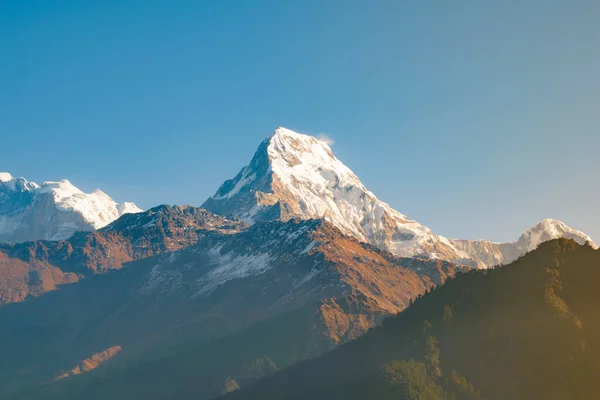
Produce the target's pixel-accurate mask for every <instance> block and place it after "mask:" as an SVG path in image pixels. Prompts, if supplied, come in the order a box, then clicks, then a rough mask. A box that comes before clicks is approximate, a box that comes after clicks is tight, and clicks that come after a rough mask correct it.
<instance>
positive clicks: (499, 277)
mask: <svg viewBox="0 0 600 400" xmlns="http://www.w3.org/2000/svg"><path fill="white" fill-rule="evenodd" d="M598 265H600V251H598V250H594V249H592V247H591V246H581V245H578V244H577V243H576V242H574V241H572V240H569V239H556V240H552V241H549V242H545V243H542V244H541V245H540V247H539V248H538V249H537V250H534V251H533V252H531V253H528V254H527V255H525V256H524V257H522V258H520V259H518V260H517V261H515V262H514V263H512V264H510V265H507V266H504V267H502V268H496V269H492V270H486V271H477V270H473V271H471V272H469V273H467V274H459V275H458V276H457V277H456V278H455V279H452V280H449V281H447V282H446V283H445V284H444V285H443V286H441V287H438V288H436V289H434V290H433V291H432V292H430V293H428V294H426V295H424V296H421V297H420V298H418V299H416V300H415V302H414V303H413V304H412V305H411V306H410V307H409V308H407V309H406V310H405V311H403V312H402V313H400V314H399V315H397V316H395V317H391V318H388V319H386V320H384V321H383V324H382V326H380V327H377V328H374V329H372V330H370V331H369V332H368V333H367V334H366V335H363V336H362V337H361V338H359V339H357V340H355V341H353V342H351V343H349V344H346V345H344V346H341V347H339V348H337V349H336V350H333V351H332V352H329V353H327V354H325V355H323V356H321V357H319V358H316V359H313V360H309V361H306V362H303V363H299V364H297V365H296V366H293V367H291V368H289V369H287V370H284V371H282V372H279V373H275V374H274V375H272V376H271V377H268V378H265V379H263V380H261V381H259V382H258V383H256V384H255V385H252V386H249V387H247V388H246V389H244V388H242V389H241V390H239V391H235V392H233V393H230V394H228V395H227V396H225V397H224V398H226V399H265V400H269V399H278V400H285V399H380V400H387V399H398V398H401V399H407V400H410V399H457V400H462V399H468V400H475V399H489V400H495V399H498V400H503V399H551V400H553V399H555V400H562V399H584V400H585V399H590V400H591V399H597V398H598V394H599V393H600V390H599V389H598V383H597V382H598V380H599V379H600V368H599V364H598V360H599V359H600V320H599V319H598V306H599V305H600V292H598V288H597V283H598V281H600V269H599V268H598Z"/></svg>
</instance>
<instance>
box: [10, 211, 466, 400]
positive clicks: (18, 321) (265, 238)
mask: <svg viewBox="0 0 600 400" xmlns="http://www.w3.org/2000/svg"><path fill="white" fill-rule="evenodd" d="M140 222H141V221H140ZM109 232H110V230H109ZM100 233H104V232H103V231H100V232H94V233H92V234H90V235H97V234H100ZM49 258H50V257H49ZM464 270H466V269H465V268H464V267H461V266H457V265H455V264H453V263H450V262H444V261H440V260H419V259H409V258H400V257H397V256H394V255H392V254H391V253H389V252H386V251H383V250H380V249H378V248H377V247H375V246H372V245H369V244H366V243H362V242H360V241H359V240H357V239H356V238H354V237H352V236H348V235H345V234H343V233H342V232H341V231H340V230H339V229H338V228H336V227H335V226H333V225H332V224H330V223H328V222H326V221H323V220H288V221H287V222H281V221H273V222H267V223H259V224H255V225H253V226H251V227H249V228H247V229H243V230H240V231H239V232H237V233H226V232H222V231H219V230H210V231H203V232H202V234H201V235H198V239H197V241H196V243H195V244H193V245H189V246H187V247H184V248H181V249H179V250H177V251H174V252H169V253H162V254H159V255H157V256H154V257H149V258H145V259H142V260H139V261H135V262H131V263H130V264H128V266H127V268H122V269H120V270H112V271H109V272H108V273H106V274H103V275H101V276H90V277H89V278H87V279H84V280H82V281H81V282H79V283H78V284H76V285H65V286H63V287H61V289H60V290H58V291H55V292H54V293H50V294H48V295H46V296H43V297H41V298H38V299H33V300H31V301H27V302H23V303H22V304H15V305H9V306H7V307H3V308H1V309H0V326H4V327H8V328H7V330H6V331H4V332H0V339H1V340H0V353H2V354H3V357H2V359H1V360H0V377H1V378H0V385H2V387H3V388H5V390H6V392H7V393H11V392H12V393H16V391H18V390H21V389H23V388H32V387H34V386H35V384H36V383H41V382H46V381H48V380H52V379H54V378H56V377H57V376H62V375H63V374H64V373H65V372H68V371H69V370H71V369H72V368H73V365H77V364H78V363H79V362H80V361H81V360H83V359H85V358H87V357H89V355H90V354H94V353H96V352H98V351H99V350H101V349H107V348H110V347H113V346H120V348H121V349H122V352H121V353H120V354H119V357H115V360H117V359H118V360H119V365H121V366H123V365H133V364H135V363H137V362H141V361H143V360H148V357H160V356H165V355H166V354H170V353H171V352H172V351H177V349H181V348H185V346H184V345H183V344H184V343H188V342H190V341H196V342H197V341H203V340H208V339H210V338H211V337H213V338H215V337H220V336H223V335H227V334H231V333H234V332H238V331H240V330H241V329H243V328H245V327H248V326H250V325H252V324H254V323H257V322H259V321H264V320H267V319H269V318H275V317H276V316H278V315H283V314H284V313H287V312H292V311H294V310H300V309H303V308H305V307H308V306H313V310H314V305H315V304H318V306H317V309H316V311H313V313H314V312H317V313H318V318H320V319H321V320H322V322H319V327H318V328H317V327H315V328H314V329H318V332H317V334H318V336H321V337H326V338H327V340H328V342H329V343H332V344H335V343H341V342H344V341H346V340H349V339H352V338H355V337H357V336H359V335H360V334H362V333H364V332H365V331H366V330H367V329H368V328H370V327H371V326H373V325H374V324H376V323H378V322H379V321H380V320H381V318H383V317H384V316H386V315H389V314H393V313H396V312H398V311H400V310H402V309H404V308H405V307H406V306H408V304H410V301H411V300H412V299H414V298H415V297H416V296H418V295H419V294H422V293H424V292H425V291H426V290H427V289H429V288H431V287H432V286H434V285H435V284H436V283H440V282H442V281H444V280H445V279H446V278H447V277H452V276H454V274H456V273H457V272H458V271H464ZM65 308H66V309H68V310H69V312H68V313H65V312H64V311H63V310H65ZM23 315H27V318H26V319H23V318H22V316H23ZM290 321H291V322H290V323H292V324H293V323H294V322H293V321H294V319H293V318H292V319H291V320H290ZM16 332H25V333H24V334H21V335H18V334H16ZM31 335H33V336H31ZM33 337H35V340H33ZM73 338H77V341H76V343H73ZM21 341H22V343H21ZM23 343H30V345H28V346H26V347H27V350H26V351H25V352H14V351H11V350H10V349H11V348H12V349H16V348H19V349H21V348H23V346H24V345H23ZM304 345H308V343H307V344H304ZM182 346H183V347H182ZM224 357H225V356H224ZM289 361H290V362H291V361H292V359H290V360H289ZM110 364H111V361H109V362H107V363H106V365H107V366H110ZM103 368H104V366H103ZM19 371H27V372H26V373H22V372H19ZM68 379H71V378H67V379H62V380H61V382H65V381H68ZM214 394H215V393H212V395H214ZM0 398H1V396H0ZM166 398H169V397H168V396H167V397H166Z"/></svg>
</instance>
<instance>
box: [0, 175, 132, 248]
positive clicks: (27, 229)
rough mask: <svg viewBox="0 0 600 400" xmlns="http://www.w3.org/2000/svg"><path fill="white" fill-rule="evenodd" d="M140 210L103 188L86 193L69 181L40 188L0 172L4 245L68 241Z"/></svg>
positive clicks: (0, 239) (0, 226)
mask: <svg viewBox="0 0 600 400" xmlns="http://www.w3.org/2000/svg"><path fill="white" fill-rule="evenodd" d="M140 211H142V210H140V209H139V208H138V207H137V206H136V205H135V204H133V203H128V202H126V203H122V204H118V203H117V202H115V201H114V200H113V199H111V198H110V197H109V196H108V195H107V194H106V193H104V192H102V191H101V190H99V189H96V190H95V191H94V192H92V193H84V192H82V191H81V190H79V189H78V188H76V187H75V186H73V185H72V184H71V183H70V182H69V181H67V180H62V181H60V182H50V181H46V182H44V183H42V184H41V185H38V184H36V183H34V182H29V181H27V180H26V179H25V178H13V177H12V176H11V175H10V174H9V173H6V172H2V173H0V242H5V243H19V242H25V241H30V240H60V239H66V238H68V237H70V236H71V235H72V234H73V233H74V232H77V231H92V230H94V229H99V228H102V227H103V226H106V225H108V224H109V223H111V222H112V221H114V220H115V219H117V218H119V217H120V216H121V215H124V214H127V213H136V212H140Z"/></svg>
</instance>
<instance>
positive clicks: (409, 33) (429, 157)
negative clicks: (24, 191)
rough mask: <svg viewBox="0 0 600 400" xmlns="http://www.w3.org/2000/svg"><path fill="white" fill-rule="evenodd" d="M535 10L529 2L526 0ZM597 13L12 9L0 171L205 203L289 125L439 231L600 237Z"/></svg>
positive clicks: (511, 5)
mask: <svg viewBox="0 0 600 400" xmlns="http://www.w3.org/2000/svg"><path fill="white" fill-rule="evenodd" d="M524 3H526V4H524ZM598 21H600V2H599V1H597V0H590V1H564V0H563V1H552V0H550V1H548V0H539V1H538V0H530V1H526V2H522V1H480V0H467V1H460V0H459V1H447V0H440V1H433V0H431V1H396V0H394V1H351V0H343V1H342V0H340V1H327V0H302V1H292V0H285V1H281V0H278V1H263V0H261V1H228V0H223V1H162V2H159V1H151V0H144V1H123V0H119V1H110V0H104V1H93V0H86V1H60V0H53V1H26V0H5V1H2V2H0V51H1V53H0V171H2V170H5V171H8V172H11V173H12V174H13V175H15V176H24V177H26V178H28V179H29V180H33V181H38V182H41V181H44V180H58V179H61V178H68V179H70V180H71V181H72V182H73V183H74V184H76V185H77V186H79V187H80V188H82V189H85V190H92V189H94V188H95V187H100V188H102V189H103V190H104V191H106V192H107V193H109V194H110V195H112V196H113V197H114V198H115V199H117V200H119V201H122V200H132V201H135V202H136V203H137V204H138V205H140V206H142V207H144V208H148V207H151V206H154V205H157V204H160V203H176V204H185V203H189V204H195V205H199V204H201V203H202V202H203V201H204V199H205V198H206V197H208V196H210V195H212V194H213V193H214V192H215V190H216V189H217V187H218V186H219V185H220V184H221V183H222V182H223V181H224V180H225V179H228V178H231V177H233V176H234V175H235V174H236V173H237V172H238V170H239V169H240V168H241V167H242V166H243V165H245V164H246V163H247V162H249V161H250V158H251V157H252V154H253V152H254V151H255V149H256V147H257V146H258V144H259V143H260V142H261V141H262V140H263V139H264V138H265V137H267V136H268V135H269V134H270V132H271V131H272V130H273V129H274V128H275V127H277V126H285V127H287V128H290V129H293V130H296V131H299V132H303V133H308V134H313V135H318V134H326V135H327V136H329V137H330V138H332V139H333V140H335V144H334V145H333V150H334V152H335V153H336V155H337V156H338V157H339V158H340V159H341V160H342V161H344V162H345V163H346V164H347V165H348V166H349V167H350V168H352V169H353V170H354V171H355V172H356V173H357V174H358V176H359V177H360V178H361V179H362V180H363V182H364V183H365V185H366V186H367V187H368V188H369V189H370V190H372V191H373V192H374V193H375V194H377V195H378V197H380V198H381V199H382V200H384V201H386V202H388V203H390V204H391V205H392V206H393V207H394V208H396V209H398V210H399V211H400V212H402V213H404V214H407V215H408V216H409V217H411V218H413V219H416V220H418V221H419V222H421V223H422V224H425V225H427V226H429V227H430V228H432V229H433V230H434V232H436V233H438V234H443V235H446V236H450V237H461V238H466V239H476V238H485V239H490V240H498V241H504V240H507V241H508V240H515V239H517V237H518V236H519V235H520V233H521V232H522V231H523V230H524V229H525V228H527V227H528V226H530V225H533V224H534V223H536V222H538V221H540V220H541V219H543V218H545V217H553V218H557V219H561V220H563V221H565V222H566V223H568V224H569V225H571V226H573V227H574V228H577V229H581V230H583V231H585V232H587V233H588V234H590V235H591V236H592V238H594V239H595V240H596V241H600V212H599V207H600V177H599V174H598V173H599V171H600V24H599V23H598Z"/></svg>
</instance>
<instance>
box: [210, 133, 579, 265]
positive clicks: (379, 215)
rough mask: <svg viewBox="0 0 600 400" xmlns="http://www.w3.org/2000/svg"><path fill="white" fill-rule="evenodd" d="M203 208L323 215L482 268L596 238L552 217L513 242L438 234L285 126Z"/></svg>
mask: <svg viewBox="0 0 600 400" xmlns="http://www.w3.org/2000/svg"><path fill="white" fill-rule="evenodd" d="M202 207H203V208H206V209H207V210H210V211H212V212H214V213H217V214H221V215H225V216H228V217H233V216H238V217H239V218H241V219H242V220H244V221H246V222H248V223H250V224H252V223H256V222H259V221H271V220H283V221H286V220H288V219H290V218H299V219H311V218H323V219H325V220H327V221H329V222H331V223H333V224H334V225H335V226H337V227H338V228H339V229H341V230H342V231H343V232H344V233H346V234H349V235H352V236H354V237H356V238H358V239H359V240H361V241H365V242H368V243H371V244H373V245H375V246H377V247H379V248H381V249H384V250H387V251H390V252H392V253H394V254H397V255H400V256H402V257H415V256H416V257H425V258H441V259H445V260H451V261H454V262H458V263H463V264H467V265H471V266H475V267H480V268H486V267H491V266H494V265H497V264H501V263H506V262H510V261H512V260H514V259H515V258H516V257H518V256H520V255H522V254H524V253H525V252H526V251H527V250H531V249H533V248H535V247H536V246H537V245H538V244H539V242H540V241H541V240H548V239H553V238H556V237H559V236H557V235H561V234H567V237H569V238H572V239H574V240H576V241H578V242H579V243H581V244H583V243H585V242H586V241H591V239H590V238H589V236H587V235H585V234H584V233H582V232H578V231H575V230H573V229H571V228H568V227H566V226H565V225H564V224H562V223H560V222H558V221H553V222H548V221H550V220H546V221H544V222H542V223H541V224H539V225H536V226H535V227H533V228H532V229H530V230H529V231H528V232H527V233H526V234H525V235H524V238H522V239H519V241H518V242H517V243H515V244H514V245H513V244H501V243H493V242H487V241H467V240H450V239H447V238H445V237H443V236H438V235H435V234H434V233H433V232H432V231H431V230H430V229H429V228H427V227H425V226H423V225H421V224H419V223H418V222H416V221H413V220H411V219H409V218H408V217H406V216H405V215H403V214H401V213H399V212H398V211H396V210H394V209H392V208H391V207H390V206H389V205H388V204H386V203H384V202H382V201H381V200H379V199H378V198H377V197H376V196H375V195H374V194H373V193H371V192H370V191H369V190H367V189H366V188H365V186H364V185H363V184H362V183H361V181H360V179H359V178H358V177H357V176H356V175H355V174H354V173H353V172H352V171H351V170H350V169H349V168H348V167H346V166H345V165H344V164H343V163H342V162H341V161H340V160H338V159H337V158H336V157H335V155H334V154H333V152H332V151H331V148H330V147H329V145H328V144H327V143H325V142H323V141H320V140H318V139H316V138H314V137H311V136H308V135H303V134H299V133H296V132H293V131H290V130H288V129H285V128H277V129H276V130H275V131H274V132H273V134H272V136H271V137H269V138H268V139H266V140H265V141H264V142H263V143H261V145H260V146H259V147H258V150H257V151H256V153H255V154H254V157H253V158H252V160H251V161H250V164H249V165H248V166H246V167H244V168H242V170H241V171H240V172H239V173H238V174H237V175H236V176H235V177H234V178H233V179H230V180H228V181H226V182H225V183H223V185H221V187H220V188H219V189H218V190H217V192H216V193H215V195H214V196H212V197H210V198H209V199H207V200H206V201H205V202H204V204H203V205H202Z"/></svg>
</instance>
